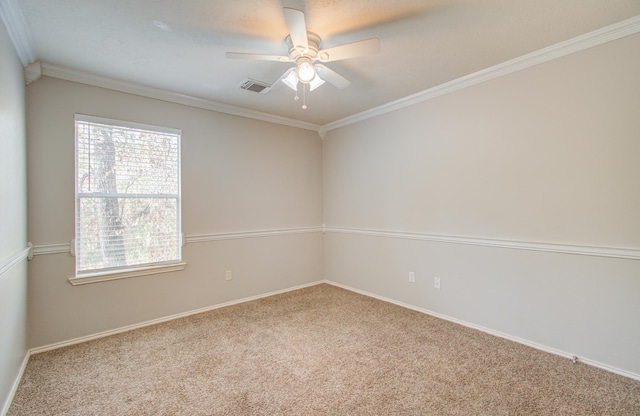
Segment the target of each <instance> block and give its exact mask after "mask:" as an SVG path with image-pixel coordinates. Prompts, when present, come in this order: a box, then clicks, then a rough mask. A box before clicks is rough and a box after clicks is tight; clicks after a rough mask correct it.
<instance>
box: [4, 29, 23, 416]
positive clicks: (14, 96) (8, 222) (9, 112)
mask: <svg viewBox="0 0 640 416" xmlns="http://www.w3.org/2000/svg"><path fill="white" fill-rule="evenodd" d="M25 141H26V139H25V98H24V77H23V72H22V64H21V63H20V61H19V59H18V56H17V55H16V53H15V51H14V49H13V45H12V44H11V41H10V40H9V36H8V34H7V32H6V29H5V26H4V24H2V23H0V201H1V202H0V271H3V272H0V334H1V335H0V413H2V411H3V408H5V407H8V403H7V400H8V398H9V395H10V394H11V391H12V386H13V383H14V381H15V380H16V379H17V376H18V373H19V371H20V366H21V363H22V361H23V359H24V357H25V355H26V354H27V265H26V263H27V260H26V257H25V256H24V255H23V256H20V255H18V254H19V253H21V252H24V250H25V249H26V247H27V239H26V234H27V225H26V220H27V216H26V209H27V206H26V202H27V201H26V193H27V191H26V186H27V185H26V166H25V162H26V156H25ZM17 255H18V256H17ZM18 259H21V260H18ZM14 260H15V261H17V263H15V262H14ZM11 264H13V265H12V266H10V265H11Z"/></svg>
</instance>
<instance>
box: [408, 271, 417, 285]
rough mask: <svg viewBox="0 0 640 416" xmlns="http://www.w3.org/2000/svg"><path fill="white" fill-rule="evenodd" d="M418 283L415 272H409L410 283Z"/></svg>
mask: <svg viewBox="0 0 640 416" xmlns="http://www.w3.org/2000/svg"><path fill="white" fill-rule="evenodd" d="M415 282H416V274H415V273H414V272H409V283H415Z"/></svg>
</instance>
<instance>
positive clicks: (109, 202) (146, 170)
mask: <svg viewBox="0 0 640 416" xmlns="http://www.w3.org/2000/svg"><path fill="white" fill-rule="evenodd" d="M153 129H156V128H155V127H152V126H144V125H140V124H135V123H129V122H119V121H116V120H108V119H100V118H97V117H91V116H82V115H76V274H78V275H79V274H82V273H90V272H99V271H102V270H115V269H118V268H131V267H133V266H145V265H151V264H160V263H167V262H178V261H180V260H181V234H180V132H179V130H174V129H169V128H162V127H158V128H157V130H153Z"/></svg>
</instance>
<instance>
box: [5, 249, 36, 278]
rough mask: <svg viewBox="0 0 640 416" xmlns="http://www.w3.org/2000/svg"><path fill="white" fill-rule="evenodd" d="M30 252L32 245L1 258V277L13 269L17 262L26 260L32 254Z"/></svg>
mask: <svg viewBox="0 0 640 416" xmlns="http://www.w3.org/2000/svg"><path fill="white" fill-rule="evenodd" d="M30 253H31V246H30V245H29V246H27V247H25V248H23V249H22V250H19V251H16V252H15V253H13V254H11V255H10V256H7V257H5V258H3V259H0V278H2V276H4V274H5V273H7V272H8V271H9V270H11V269H12V268H13V267H14V266H15V265H16V264H18V263H20V262H21V261H23V260H26V259H27V258H28V257H29V256H30Z"/></svg>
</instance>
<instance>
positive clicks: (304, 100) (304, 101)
mask: <svg viewBox="0 0 640 416" xmlns="http://www.w3.org/2000/svg"><path fill="white" fill-rule="evenodd" d="M302 109H303V110H306V109H307V87H306V84H302Z"/></svg>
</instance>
